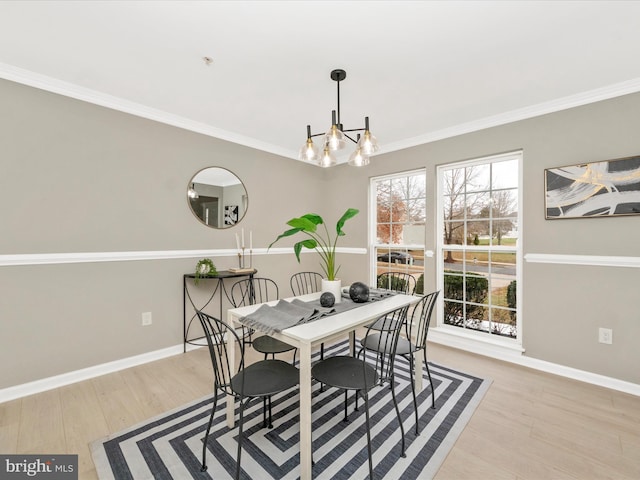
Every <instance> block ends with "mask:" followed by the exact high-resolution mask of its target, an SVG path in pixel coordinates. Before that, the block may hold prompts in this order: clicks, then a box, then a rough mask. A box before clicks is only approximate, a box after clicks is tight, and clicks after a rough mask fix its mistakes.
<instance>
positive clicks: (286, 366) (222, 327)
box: [196, 311, 299, 479]
mask: <svg viewBox="0 0 640 480" xmlns="http://www.w3.org/2000/svg"><path fill="white" fill-rule="evenodd" d="M196 313H197V315H198V318H199V319H200V323H201V325H202V329H203V330H204V335H205V337H206V339H207V346H208V347H209V353H210V356H211V364H212V365H213V373H214V396H213V408H212V409H211V416H210V417H209V423H208V424H207V432H206V434H205V436H204V444H203V446H202V471H205V470H207V461H206V460H207V442H208V439H209V432H210V431H211V425H212V423H213V417H214V415H215V411H216V406H217V404H218V392H222V393H223V394H226V395H233V396H234V397H236V398H238V399H239V401H240V418H239V422H238V454H237V458H236V475H235V478H236V479H239V478H240V457H241V454H242V427H243V422H244V409H245V408H246V406H247V405H248V404H249V402H250V401H251V400H252V399H254V398H263V399H264V398H267V397H268V398H271V396H272V395H275V394H277V393H280V392H284V391H285V390H289V389H290V388H293V387H295V386H296V385H297V384H298V380H299V372H298V369H297V368H296V367H294V366H293V365H291V364H290V363H287V362H285V361H282V360H260V361H258V362H256V363H252V364H251V365H245V361H244V352H245V349H244V343H243V342H242V340H241V338H240V336H239V335H238V333H237V332H236V331H235V330H234V329H233V328H231V327H230V326H229V325H228V324H226V323H225V322H223V321H222V320H218V319H217V318H215V317H212V316H210V315H208V314H206V313H204V312H201V311H197V312H196ZM233 342H238V346H239V348H240V352H241V354H240V357H239V368H238V369H237V370H235V371H231V368H230V365H229V362H228V358H229V357H228V354H227V352H228V349H229V348H234V345H233ZM223 398H224V397H223Z"/></svg>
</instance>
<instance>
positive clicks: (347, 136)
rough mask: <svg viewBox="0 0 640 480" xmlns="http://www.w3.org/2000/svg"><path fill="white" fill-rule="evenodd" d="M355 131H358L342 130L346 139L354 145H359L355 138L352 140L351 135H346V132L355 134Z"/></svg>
mask: <svg viewBox="0 0 640 480" xmlns="http://www.w3.org/2000/svg"><path fill="white" fill-rule="evenodd" d="M355 131H356V130H342V134H343V135H344V136H345V137H346V138H348V139H349V140H351V141H352V142H353V143H358V141H357V140H354V139H353V138H351V137H350V136H349V135H347V134H346V133H344V132H355Z"/></svg>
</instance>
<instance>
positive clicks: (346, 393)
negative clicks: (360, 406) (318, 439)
mask: <svg viewBox="0 0 640 480" xmlns="http://www.w3.org/2000/svg"><path fill="white" fill-rule="evenodd" d="M348 393H349V391H348V390H345V391H344V420H343V422H348V421H349V414H348V413H347V399H348V398H349V397H348ZM356 401H357V400H356Z"/></svg>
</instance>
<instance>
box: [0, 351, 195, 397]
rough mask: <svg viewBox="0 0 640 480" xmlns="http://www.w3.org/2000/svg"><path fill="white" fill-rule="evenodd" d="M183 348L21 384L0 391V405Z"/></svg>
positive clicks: (147, 354) (150, 359) (151, 359)
mask: <svg viewBox="0 0 640 480" xmlns="http://www.w3.org/2000/svg"><path fill="white" fill-rule="evenodd" d="M195 348H199V347H198V346H192V345H187V350H188V351H189V350H193V349H195ZM182 351H183V346H182V344H180V345H174V346H173V347H167V348H163V349H160V350H155V351H153V352H147V353H142V354H140V355H135V356H133V357H127V358H122V359H120V360H114V361H113V362H107V363H103V364H100V365H95V366H93V367H88V368H83V369H81V370H76V371H73V372H68V373H63V374H61V375H55V376H53V377H48V378H43V379H41V380H35V381H33V382H29V383H23V384H22V385H16V386H13V387H8V388H4V389H2V390H0V403H3V402H8V401H9V400H15V399H16V398H22V397H26V396H27V395H33V394H35V393H40V392H44V391H47V390H52V389H54V388H58V387H63V386H65V385H69V384H72V383H76V382H81V381H83V380H89V379H91V378H94V377H99V376H100V375H105V374H107V373H113V372H117V371H119V370H124V369H125V368H130V367H135V366H136V365H142V364H143V363H149V362H153V361H155V360H160V359H163V358H167V357H171V356H173V355H178V354H180V353H182Z"/></svg>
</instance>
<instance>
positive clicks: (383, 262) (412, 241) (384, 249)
mask: <svg viewBox="0 0 640 480" xmlns="http://www.w3.org/2000/svg"><path fill="white" fill-rule="evenodd" d="M370 194H371V199H370V201H371V212H372V216H373V218H372V222H371V225H372V226H373V232H372V234H371V238H373V239H374V241H373V242H372V243H373V245H372V249H371V251H372V252H373V258H372V262H373V268H372V272H373V274H372V277H373V278H372V280H373V283H372V285H374V284H376V282H377V277H378V276H379V275H380V274H381V273H384V272H403V273H409V274H412V275H413V276H414V277H415V278H416V281H417V285H416V292H417V293H422V285H423V280H424V275H423V274H424V241H425V217H426V176H425V172H424V170H419V171H413V172H405V173H401V174H396V175H390V176H384V177H375V178H372V179H371V188H370Z"/></svg>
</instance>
